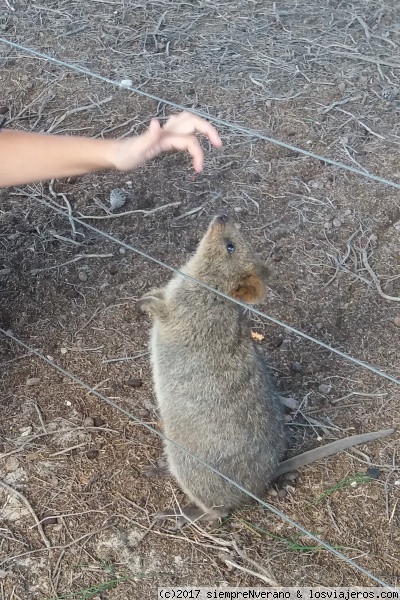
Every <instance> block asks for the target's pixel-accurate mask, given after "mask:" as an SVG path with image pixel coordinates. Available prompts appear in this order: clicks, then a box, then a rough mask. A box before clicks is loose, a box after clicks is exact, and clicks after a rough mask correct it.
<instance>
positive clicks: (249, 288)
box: [231, 275, 267, 304]
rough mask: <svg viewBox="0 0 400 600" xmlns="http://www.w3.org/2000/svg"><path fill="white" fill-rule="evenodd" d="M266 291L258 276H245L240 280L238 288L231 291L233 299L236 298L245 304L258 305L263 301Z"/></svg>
mask: <svg viewBox="0 0 400 600" xmlns="http://www.w3.org/2000/svg"><path fill="white" fill-rule="evenodd" d="M266 294H267V290H266V287H265V283H264V281H263V280H262V279H261V277H259V276H258V275H247V276H246V277H244V278H243V279H242V281H241V282H240V284H239V285H238V287H237V288H236V289H235V290H233V292H232V294H231V295H232V296H233V298H237V299H238V300H241V301H242V302H246V304H258V303H259V302H262V301H263V300H264V299H265V296H266Z"/></svg>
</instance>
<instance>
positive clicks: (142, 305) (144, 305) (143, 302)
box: [136, 289, 167, 320]
mask: <svg viewBox="0 0 400 600" xmlns="http://www.w3.org/2000/svg"><path fill="white" fill-rule="evenodd" d="M136 306H137V309H138V310H140V311H141V312H145V313H147V314H148V315H149V317H150V318H151V319H159V320H163V319H165V318H166V316H167V306H166V303H165V296H164V290H163V289H156V290H151V291H150V292H147V294H144V296H142V297H141V298H140V300H138V302H137V305H136Z"/></svg>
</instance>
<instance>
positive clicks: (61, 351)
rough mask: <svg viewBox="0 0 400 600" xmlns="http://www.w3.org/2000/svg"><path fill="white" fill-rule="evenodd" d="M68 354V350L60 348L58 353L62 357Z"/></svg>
mask: <svg viewBox="0 0 400 600" xmlns="http://www.w3.org/2000/svg"><path fill="white" fill-rule="evenodd" d="M67 352H68V348H60V353H61V354H62V355H63V356H64V354H67Z"/></svg>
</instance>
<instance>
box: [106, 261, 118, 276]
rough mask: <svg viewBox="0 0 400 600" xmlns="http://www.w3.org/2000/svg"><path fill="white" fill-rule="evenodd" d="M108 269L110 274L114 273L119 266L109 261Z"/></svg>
mask: <svg viewBox="0 0 400 600" xmlns="http://www.w3.org/2000/svg"><path fill="white" fill-rule="evenodd" d="M108 271H109V273H110V274H111V275H115V274H116V273H118V271H119V266H118V265H116V264H115V263H111V264H110V265H108Z"/></svg>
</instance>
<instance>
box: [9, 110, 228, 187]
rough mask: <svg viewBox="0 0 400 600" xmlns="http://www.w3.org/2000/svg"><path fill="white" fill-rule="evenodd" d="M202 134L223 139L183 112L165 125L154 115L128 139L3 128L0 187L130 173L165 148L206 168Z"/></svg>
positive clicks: (217, 140) (215, 142) (217, 141)
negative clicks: (185, 154)
mask: <svg viewBox="0 0 400 600" xmlns="http://www.w3.org/2000/svg"><path fill="white" fill-rule="evenodd" d="M196 133H200V134H203V135H205V136H206V137H207V138H208V139H209V141H210V142H211V144H212V145H213V146H216V147H219V146H221V145H222V142H221V140H220V138H219V135H218V133H217V131H216V130H215V128H214V127H213V126H212V125H210V124H209V123H208V122H207V121H205V120H204V119H201V118H200V117H197V116H195V115H193V114H191V113H187V112H183V113H180V114H179V115H176V116H172V117H170V118H169V119H168V121H167V122H166V123H165V125H164V126H163V127H161V125H160V123H159V122H158V120H157V119H152V121H151V122H150V127H149V129H148V130H147V131H146V132H145V133H143V134H142V135H139V136H134V137H130V138H126V139H122V140H115V139H108V140H101V139H93V138H87V137H79V136H61V135H46V134H38V133H28V132H23V131H14V130H9V129H3V130H2V131H1V132H0V187H6V186H13V185H23V184H25V183H34V182H37V181H43V180H46V179H53V178H63V177H68V176H74V175H83V174H85V173H90V172H93V171H98V170H110V169H113V170H114V169H116V170H118V171H130V170H132V169H135V168H136V167H138V166H139V165H141V164H143V163H144V162H146V161H147V160H151V159H153V158H155V157H156V156H158V155H159V154H161V153H163V152H171V151H174V150H175V151H187V152H189V154H190V155H191V156H192V159H193V167H194V169H195V170H196V171H197V172H200V171H201V170H202V167H203V161H204V153H203V150H202V148H201V146H200V144H199V141H198V140H197V137H196Z"/></svg>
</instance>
